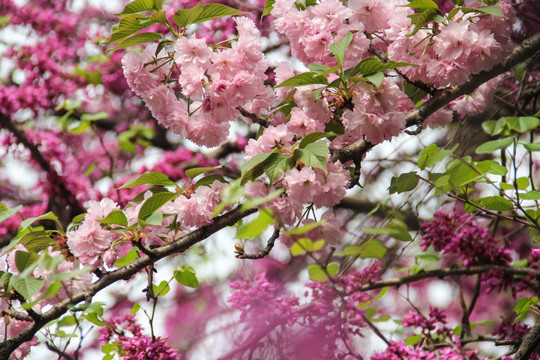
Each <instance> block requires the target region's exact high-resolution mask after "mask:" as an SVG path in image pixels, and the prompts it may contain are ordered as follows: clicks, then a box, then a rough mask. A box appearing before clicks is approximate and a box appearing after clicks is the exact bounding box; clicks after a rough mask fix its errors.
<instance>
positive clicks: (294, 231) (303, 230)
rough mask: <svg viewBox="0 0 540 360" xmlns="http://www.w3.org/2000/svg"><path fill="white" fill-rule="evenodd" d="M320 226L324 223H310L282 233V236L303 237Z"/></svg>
mask: <svg viewBox="0 0 540 360" xmlns="http://www.w3.org/2000/svg"><path fill="white" fill-rule="evenodd" d="M322 224H324V222H320V221H319V222H310V223H308V224H305V225H302V226H299V227H296V228H294V229H291V230H287V231H284V232H283V234H284V235H304V234H306V233H308V232H309V231H311V230H313V229H315V228H317V227H319V226H321V225H322Z"/></svg>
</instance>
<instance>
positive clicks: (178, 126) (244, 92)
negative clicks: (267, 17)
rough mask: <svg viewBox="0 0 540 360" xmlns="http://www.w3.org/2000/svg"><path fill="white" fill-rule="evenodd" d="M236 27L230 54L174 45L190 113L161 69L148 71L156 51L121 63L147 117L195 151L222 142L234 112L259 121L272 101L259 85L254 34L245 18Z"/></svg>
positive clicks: (202, 45)
mask: <svg viewBox="0 0 540 360" xmlns="http://www.w3.org/2000/svg"><path fill="white" fill-rule="evenodd" d="M235 21H236V24H237V26H236V28H237V31H238V41H237V42H234V43H233V44H232V46H231V48H229V49H225V50H221V51H217V52H214V51H212V50H211V48H210V47H209V46H208V45H207V44H206V41H205V40H204V39H197V38H195V37H193V36H192V37H190V38H187V37H182V38H180V39H178V40H177V42H176V43H175V49H176V53H175V61H176V63H177V64H178V65H179V66H180V75H179V78H178V83H179V84H180V85H181V87H182V93H183V95H184V96H185V97H188V98H190V99H191V100H194V102H192V103H190V105H189V108H188V103H186V101H184V100H181V99H178V98H177V97H176V96H175V94H174V92H173V90H172V89H171V88H170V87H169V86H167V85H164V84H163V83H162V82H163V80H165V77H166V73H165V69H166V66H161V67H159V66H156V65H149V64H150V63H152V62H155V59H154V55H153V54H154V53H155V45H154V46H150V47H147V48H146V49H145V50H144V51H143V53H142V54H140V55H139V54H136V53H127V54H126V55H125V56H124V58H123V59H122V64H123V67H124V74H125V75H126V78H127V79H128V84H129V85H130V87H131V88H132V89H133V90H134V91H135V92H136V93H137V94H138V95H139V96H141V97H142V98H143V100H144V101H145V102H146V104H147V105H148V107H149V108H150V110H151V112H152V115H153V116H154V117H155V118H156V119H157V120H158V121H159V122H160V123H162V124H163V125H164V126H166V127H169V128H171V129H172V130H173V131H174V132H176V133H177V134H181V135H183V136H185V137H186V138H188V139H190V140H192V141H194V142H195V143H197V144H199V145H205V146H210V147H211V146H216V145H218V144H220V143H221V142H223V141H224V140H225V139H226V138H227V135H228V132H229V126H230V125H229V122H230V121H232V120H234V119H235V118H236V117H237V116H238V115H239V111H238V110H237V107H239V106H242V107H244V108H245V109H246V110H248V111H250V112H253V113H255V114H257V115H260V114H261V111H263V110H265V109H267V108H268V107H269V106H270V104H271V102H272V99H273V98H272V92H271V91H270V90H269V89H267V88H266V87H265V86H264V84H263V82H264V80H265V79H266V74H265V71H266V69H267V68H268V63H267V62H266V60H264V57H263V54H262V52H261V44H260V40H259V31H258V30H257V28H256V27H255V24H254V23H253V21H251V20H250V19H248V18H245V17H241V18H237V19H235ZM147 66H152V67H149V68H147ZM152 68H155V69H156V70H155V72H152V70H151V69H152ZM210 80H211V82H210Z"/></svg>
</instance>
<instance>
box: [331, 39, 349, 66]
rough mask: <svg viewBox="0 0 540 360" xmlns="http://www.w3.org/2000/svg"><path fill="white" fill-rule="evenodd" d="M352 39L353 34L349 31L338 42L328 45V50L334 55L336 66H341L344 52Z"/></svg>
mask: <svg viewBox="0 0 540 360" xmlns="http://www.w3.org/2000/svg"><path fill="white" fill-rule="evenodd" d="M352 39H353V34H352V33H351V32H350V31H349V32H347V35H345V36H344V37H342V38H341V39H340V40H339V41H338V42H335V43H333V44H330V45H329V46H328V50H330V52H331V53H332V54H334V55H335V57H336V60H337V61H338V64H340V65H343V60H344V58H345V51H346V50H347V47H348V46H349V44H350V43H351V41H352Z"/></svg>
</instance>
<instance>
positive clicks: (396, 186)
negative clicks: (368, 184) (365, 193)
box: [388, 171, 420, 194]
mask: <svg viewBox="0 0 540 360" xmlns="http://www.w3.org/2000/svg"><path fill="white" fill-rule="evenodd" d="M418 180H420V178H419V177H418V174H417V173H416V172H415V171H413V172H409V173H405V174H401V175H399V177H397V178H396V177H392V180H391V181H390V187H389V188H388V190H390V194H394V193H396V192H397V193H398V194H401V193H403V192H407V191H411V190H414V188H416V185H418Z"/></svg>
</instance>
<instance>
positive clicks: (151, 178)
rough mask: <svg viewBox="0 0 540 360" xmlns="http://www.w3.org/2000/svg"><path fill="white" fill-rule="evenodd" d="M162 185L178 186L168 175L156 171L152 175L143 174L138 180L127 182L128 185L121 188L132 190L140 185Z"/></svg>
mask: <svg viewBox="0 0 540 360" xmlns="http://www.w3.org/2000/svg"><path fill="white" fill-rule="evenodd" d="M147 184H151V185H160V186H176V184H175V183H174V182H173V181H171V180H170V179H169V178H168V177H167V175H165V174H162V173H160V172H159V171H154V172H151V173H147V174H143V175H141V176H139V177H138V178H136V179H131V180H128V181H126V183H125V184H124V185H122V186H120V189H126V188H132V187H135V186H139V185H147Z"/></svg>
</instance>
